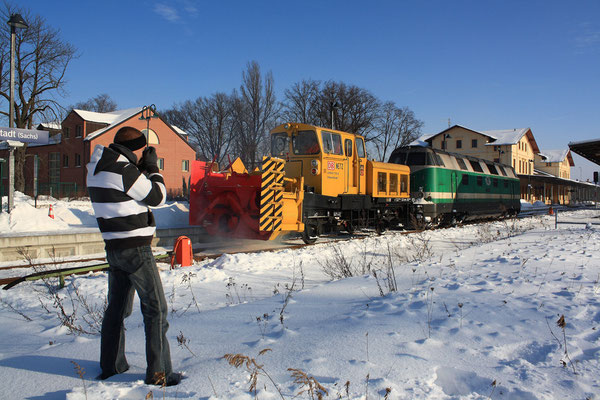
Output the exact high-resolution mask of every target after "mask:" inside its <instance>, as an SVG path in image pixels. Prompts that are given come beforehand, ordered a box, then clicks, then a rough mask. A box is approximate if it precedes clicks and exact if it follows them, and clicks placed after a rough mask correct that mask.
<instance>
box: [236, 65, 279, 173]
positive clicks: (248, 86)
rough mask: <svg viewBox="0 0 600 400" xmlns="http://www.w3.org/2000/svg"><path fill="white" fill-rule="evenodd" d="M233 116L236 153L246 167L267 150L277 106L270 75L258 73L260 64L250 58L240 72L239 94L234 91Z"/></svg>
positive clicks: (252, 167)
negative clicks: (243, 69)
mask: <svg viewBox="0 0 600 400" xmlns="http://www.w3.org/2000/svg"><path fill="white" fill-rule="evenodd" d="M232 97H233V115H234V124H235V125H234V126H235V146H236V152H237V154H239V155H240V157H241V158H242V161H244V164H246V167H248V168H249V169H254V168H255V167H256V166H257V165H258V163H259V161H260V156H261V155H262V154H265V153H266V152H267V148H268V136H267V135H268V132H269V130H270V129H271V128H272V127H274V125H275V122H276V119H277V116H278V114H279V110H280V106H279V104H278V103H277V101H276V98H275V91H274V83H273V74H272V73H271V72H267V73H266V74H265V75H264V76H263V75H262V74H261V71H260V66H259V65H258V63H257V62H256V61H251V62H249V63H248V64H247V66H246V71H244V72H242V85H241V86H240V91H239V94H238V93H237V92H235V91H234V93H233V95H232Z"/></svg>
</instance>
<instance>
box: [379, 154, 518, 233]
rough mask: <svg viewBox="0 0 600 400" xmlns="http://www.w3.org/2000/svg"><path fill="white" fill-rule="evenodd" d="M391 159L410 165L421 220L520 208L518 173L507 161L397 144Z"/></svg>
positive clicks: (453, 219)
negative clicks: (503, 162) (495, 160)
mask: <svg viewBox="0 0 600 400" xmlns="http://www.w3.org/2000/svg"><path fill="white" fill-rule="evenodd" d="M389 162H390V163H395V164H403V165H408V166H409V167H410V172H411V173H410V190H411V197H412V198H413V202H414V205H415V210H414V215H415V217H416V219H417V221H418V222H419V223H425V224H426V225H434V226H435V225H444V224H450V225H452V224H455V223H460V222H463V221H468V220H475V219H485V218H501V217H508V216H512V215H516V214H518V213H519V211H520V208H521V202H520V186H519V178H518V177H517V175H516V173H515V170H514V169H513V168H512V167H510V166H508V165H504V164H499V163H496V162H492V161H489V160H484V159H481V158H476V157H472V156H467V155H464V154H457V153H449V152H447V151H444V150H438V149H432V148H430V147H422V146H407V147H400V148H397V149H396V150H394V151H393V153H392V154H391V156H390V159H389Z"/></svg>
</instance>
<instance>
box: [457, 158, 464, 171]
mask: <svg viewBox="0 0 600 400" xmlns="http://www.w3.org/2000/svg"><path fill="white" fill-rule="evenodd" d="M456 162H457V163H458V166H459V167H460V169H462V170H464V171H467V164H465V160H463V159H462V158H458V157H457V158H456Z"/></svg>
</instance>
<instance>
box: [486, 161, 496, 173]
mask: <svg viewBox="0 0 600 400" xmlns="http://www.w3.org/2000/svg"><path fill="white" fill-rule="evenodd" d="M485 165H487V167H488V170H489V171H490V173H491V174H493V175H498V170H497V169H496V166H495V165H494V164H492V163H485Z"/></svg>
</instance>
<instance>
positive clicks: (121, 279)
mask: <svg viewBox="0 0 600 400" xmlns="http://www.w3.org/2000/svg"><path fill="white" fill-rule="evenodd" d="M106 259H107V261H108V264H109V265H110V267H109V269H108V307H107V309H106V312H105V313H104V320H103V321H102V333H101V344H100V367H101V368H102V372H103V373H105V374H108V375H112V374H119V373H122V372H125V371H127V370H128V369H129V364H128V363H127V359H126V358H125V327H124V323H123V321H124V319H125V318H127V317H128V316H129V315H131V311H132V307H133V295H134V291H135V292H137V294H138V296H139V298H140V304H141V308H142V315H143V316H144V329H145V333H146V362H147V365H148V367H147V369H146V383H154V380H155V379H156V377H157V375H156V374H162V373H164V376H165V377H168V376H169V374H171V372H172V366H171V353H170V350H169V342H168V341H167V336H166V333H167V329H169V323H168V322H167V302H166V300H165V294H164V292H163V287H162V283H161V281H160V276H159V274H158V269H157V267H156V262H155V261H154V257H153V255H152V249H151V248H150V246H141V247H135V248H131V249H122V250H106Z"/></svg>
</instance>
